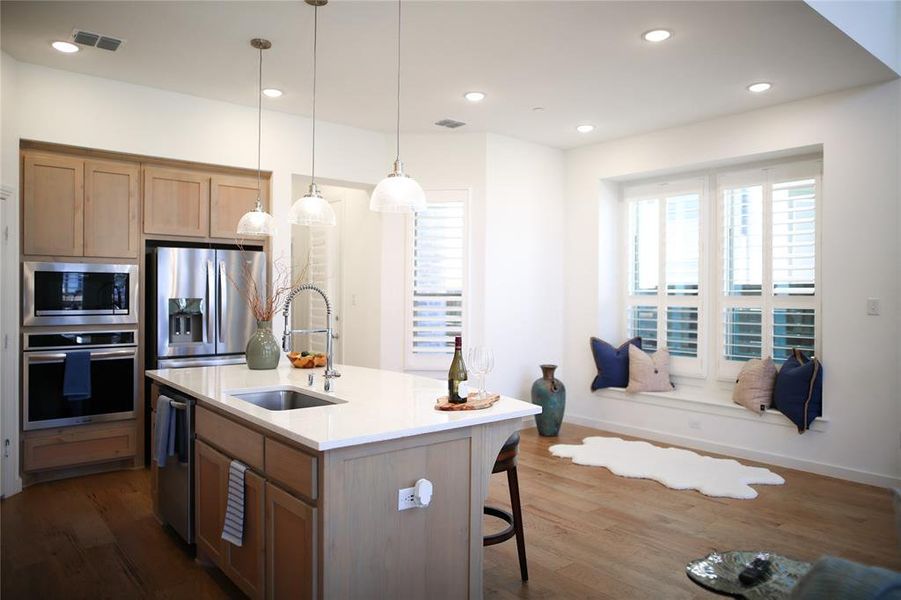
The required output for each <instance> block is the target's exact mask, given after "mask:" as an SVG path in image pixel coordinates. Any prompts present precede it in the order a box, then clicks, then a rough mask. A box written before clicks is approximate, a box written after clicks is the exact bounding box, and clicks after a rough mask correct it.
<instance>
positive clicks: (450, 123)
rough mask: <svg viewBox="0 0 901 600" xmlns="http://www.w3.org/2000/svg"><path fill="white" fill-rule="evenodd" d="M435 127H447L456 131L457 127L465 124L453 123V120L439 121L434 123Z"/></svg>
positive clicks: (461, 122)
mask: <svg viewBox="0 0 901 600" xmlns="http://www.w3.org/2000/svg"><path fill="white" fill-rule="evenodd" d="M435 125H438V126H439V127H447V128H448V129H456V128H457V127H463V126H464V125H466V123H464V122H463V121H454V120H453V119H441V120H440V121H436V122H435Z"/></svg>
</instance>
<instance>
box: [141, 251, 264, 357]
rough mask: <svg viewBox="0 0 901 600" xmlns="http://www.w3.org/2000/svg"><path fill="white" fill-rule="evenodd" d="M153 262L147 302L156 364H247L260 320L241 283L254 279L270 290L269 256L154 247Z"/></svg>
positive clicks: (242, 252)
mask: <svg viewBox="0 0 901 600" xmlns="http://www.w3.org/2000/svg"><path fill="white" fill-rule="evenodd" d="M148 259H150V257H148ZM152 263H153V266H152V268H151V269H150V270H149V271H150V273H149V276H150V277H152V280H150V281H148V283H150V286H149V287H150V288H152V289H150V290H149V292H150V297H149V299H148V300H149V302H148V303H147V306H148V309H149V310H148V312H152V313H153V317H152V318H153V319H155V324H156V330H155V334H156V335H155V336H154V337H155V344H148V346H150V347H149V348H148V349H149V350H150V351H151V352H152V360H151V361H150V362H151V368H154V367H155V368H160V369H165V368H176V367H188V366H202V365H214V364H232V363H242V362H244V349H245V347H246V346H247V340H248V338H249V337H250V335H251V333H252V332H253V331H254V330H255V328H256V321H255V319H254V316H253V314H252V313H251V311H250V307H249V306H248V305H247V302H246V300H245V297H244V294H243V293H241V291H240V290H239V289H238V286H240V287H242V288H243V287H244V286H246V285H247V281H246V279H247V278H248V277H249V278H250V279H252V280H253V281H254V282H255V283H256V287H257V289H258V290H259V291H260V292H261V293H266V291H267V286H266V254H265V253H264V252H262V251H258V250H257V251H255V250H243V251H241V250H215V249H208V248H168V247H159V248H154V249H153V252H152ZM154 284H155V285H154ZM148 317H150V315H148ZM153 322H154V321H150V320H148V323H151V324H152V323H153ZM152 326H153V325H151V327H152Z"/></svg>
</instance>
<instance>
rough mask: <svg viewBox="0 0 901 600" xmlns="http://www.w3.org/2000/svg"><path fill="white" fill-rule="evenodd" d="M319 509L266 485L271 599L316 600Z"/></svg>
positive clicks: (268, 575)
mask: <svg viewBox="0 0 901 600" xmlns="http://www.w3.org/2000/svg"><path fill="white" fill-rule="evenodd" d="M316 517H317V515H316V509H315V508H313V507H312V506H310V505H309V504H307V503H305V502H303V501H302V500H299V499H297V498H295V497H294V496H292V495H291V494H289V493H288V492H286V491H284V490H282V489H280V488H279V487H278V486H275V485H272V484H271V483H266V588H267V592H268V593H267V597H268V598H292V599H296V600H306V599H311V598H315V597H316V555H317V550H316V544H317V539H318V538H317V535H316Z"/></svg>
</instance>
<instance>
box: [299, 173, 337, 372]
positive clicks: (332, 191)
mask: <svg viewBox="0 0 901 600" xmlns="http://www.w3.org/2000/svg"><path fill="white" fill-rule="evenodd" d="M321 189H322V194H323V196H324V197H325V198H326V199H328V201H329V203H330V204H331V205H332V209H334V211H335V218H336V226H335V227H311V228H309V235H308V238H307V239H308V246H307V250H308V253H309V254H308V255H309V269H308V274H307V281H309V282H312V283H313V284H314V285H316V286H318V287H319V288H321V289H322V290H323V291H324V292H325V293H326V294H327V295H328V297H329V300H330V301H331V304H332V329H333V331H334V336H335V337H334V342H333V346H334V347H333V352H334V357H335V362H336V363H341V362H343V361H344V350H343V349H344V341H343V339H342V338H343V336H342V329H343V328H342V322H341V318H342V313H343V310H342V307H343V304H342V289H341V288H342V286H341V235H342V231H343V230H344V226H345V223H344V221H345V219H344V207H345V199H344V192H345V190H344V189H343V188H339V187H334V186H321ZM305 296H306V297H305V298H304V299H303V300H302V302H298V303H297V304H296V305H295V306H299V307H301V311H300V312H301V313H302V314H303V320H304V321H305V324H304V325H302V326H301V327H309V328H312V329H324V328H325V325H326V311H325V302H323V300H322V298H321V297H320V296H319V295H318V294H305ZM295 346H296V347H297V348H299V349H306V348H308V349H309V350H310V351H312V352H325V336H324V335H319V334H316V335H312V336H310V339H309V340H308V341H302V340H295Z"/></svg>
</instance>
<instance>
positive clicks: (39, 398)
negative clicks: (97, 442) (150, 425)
mask: <svg viewBox="0 0 901 600" xmlns="http://www.w3.org/2000/svg"><path fill="white" fill-rule="evenodd" d="M24 337H25V340H24V342H25V349H24V352H23V353H22V394H23V397H24V403H23V405H24V406H23V409H24V410H23V412H24V414H23V419H22V420H23V427H24V429H26V430H31V429H44V428H48V427H61V426H65V425H79V424H82V423H92V422H96V421H115V420H121V419H133V418H134V417H135V399H136V398H137V392H138V383H139V381H138V346H137V338H138V332H137V330H134V329H129V330H123V331H72V330H69V329H65V330H64V329H60V330H48V331H41V332H35V333H31V332H27V333H25V336H24ZM75 353H85V354H87V353H89V354H90V356H89V360H82V361H76V362H77V363H80V367H79V368H81V369H83V370H84V371H87V372H86V373H80V374H78V375H79V376H80V377H81V378H82V379H83V380H84V379H86V380H87V381H88V382H89V383H88V384H87V390H85V391H87V393H85V394H82V395H80V396H77V397H73V396H72V395H68V396H67V395H66V394H65V383H66V378H67V375H66V369H67V365H66V362H67V360H68V359H69V358H70V357H71V356H72V355H74V354H75ZM81 358H85V357H84V356H82V357H81ZM70 368H73V369H74V368H76V367H75V366H70ZM70 375H71V373H70Z"/></svg>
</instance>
